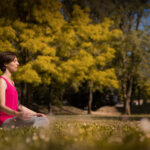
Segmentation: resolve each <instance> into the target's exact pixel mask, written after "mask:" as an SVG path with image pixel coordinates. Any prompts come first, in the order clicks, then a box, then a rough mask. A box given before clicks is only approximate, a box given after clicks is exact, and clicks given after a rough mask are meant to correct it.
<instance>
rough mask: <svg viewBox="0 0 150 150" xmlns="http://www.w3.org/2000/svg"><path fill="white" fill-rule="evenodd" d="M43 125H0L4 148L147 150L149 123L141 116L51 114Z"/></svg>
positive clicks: (24, 149) (21, 149) (33, 149)
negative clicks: (37, 126) (5, 126)
mask: <svg viewBox="0 0 150 150" xmlns="http://www.w3.org/2000/svg"><path fill="white" fill-rule="evenodd" d="M49 118H50V121H51V124H50V125H49V126H47V127H43V128H33V127H32V128H24V127H22V128H14V127H12V128H9V129H8V128H5V129H2V128H1V129H0V149H1V150H42V149H43V150H50V149H52V150H70V149H71V150H84V149H85V150H93V149H94V150H110V149H111V150H134V149H136V150H143V149H144V150H148V149H150V127H149V126H150V123H149V120H146V119H142V120H141V119H140V118H135V119H134V118H122V117H98V116H89V115H63V116H61V115H57V116H50V117H49Z"/></svg>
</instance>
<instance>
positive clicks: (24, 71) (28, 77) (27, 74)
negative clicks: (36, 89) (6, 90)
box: [15, 63, 41, 85]
mask: <svg viewBox="0 0 150 150" xmlns="http://www.w3.org/2000/svg"><path fill="white" fill-rule="evenodd" d="M15 78H16V80H17V81H23V82H27V83H33V84H34V85H38V84H40V83H41V78H40V76H39V75H38V73H37V72H36V71H35V70H33V69H32V63H27V64H26V65H24V66H20V67H19V69H18V71H17V72H16V76H15Z"/></svg>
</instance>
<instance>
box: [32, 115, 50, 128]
mask: <svg viewBox="0 0 150 150" xmlns="http://www.w3.org/2000/svg"><path fill="white" fill-rule="evenodd" d="M49 123H50V121H49V119H48V118H46V117H36V119H35V123H34V124H33V126H36V127H40V126H47V125H48V124H49Z"/></svg>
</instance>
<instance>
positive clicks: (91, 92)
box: [88, 82, 93, 114]
mask: <svg viewBox="0 0 150 150" xmlns="http://www.w3.org/2000/svg"><path fill="white" fill-rule="evenodd" d="M92 87H93V83H92V82H91V83H90V89H89V101H88V114H91V109H92V102H93V89H92Z"/></svg>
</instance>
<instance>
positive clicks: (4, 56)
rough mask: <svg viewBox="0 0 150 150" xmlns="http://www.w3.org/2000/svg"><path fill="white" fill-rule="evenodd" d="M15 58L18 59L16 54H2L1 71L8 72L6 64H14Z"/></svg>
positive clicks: (0, 59)
mask: <svg viewBox="0 0 150 150" xmlns="http://www.w3.org/2000/svg"><path fill="white" fill-rule="evenodd" d="M15 57H17V55H16V53H14V52H2V53H0V70H1V71H2V72H5V71H6V67H5V64H9V63H10V62H12V61H13V60H14V59H15Z"/></svg>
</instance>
